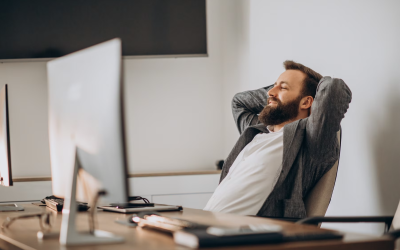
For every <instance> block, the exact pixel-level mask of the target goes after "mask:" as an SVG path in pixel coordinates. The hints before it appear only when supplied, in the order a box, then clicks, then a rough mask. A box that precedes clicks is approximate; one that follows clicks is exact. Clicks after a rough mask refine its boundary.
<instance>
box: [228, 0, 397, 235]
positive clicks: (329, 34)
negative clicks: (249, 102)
mask: <svg viewBox="0 0 400 250" xmlns="http://www.w3.org/2000/svg"><path fill="white" fill-rule="evenodd" d="M399 9H400V2H399V1H390V0H386V1H365V0H352V1H346V0H335V1H320V0H302V1H295V0H281V1H264V0H252V1H250V3H249V8H247V9H242V11H241V15H246V16H249V19H248V20H247V21H246V22H248V24H247V26H246V29H244V31H243V30H240V29H238V30H237V32H238V33H239V34H237V36H243V35H244V36H245V35H246V34H248V37H247V39H244V40H245V42H244V43H242V44H241V45H238V46H242V45H243V46H247V47H248V52H247V53H248V54H249V55H248V56H247V58H248V65H246V67H244V68H242V69H239V71H240V72H239V73H238V69H237V68H235V67H232V71H231V72H229V71H225V72H224V75H225V76H226V75H227V74H228V75H229V74H231V73H232V74H236V75H239V74H242V75H245V76H246V77H245V78H244V79H238V80H237V81H236V82H235V83H233V84H231V85H229V84H227V83H226V82H224V83H225V85H224V92H225V93H226V92H229V95H230V96H231V97H232V95H231V93H232V92H238V91H242V90H246V89H255V88H259V87H262V86H266V85H269V84H271V83H273V82H275V81H276V79H277V78H278V76H279V75H280V74H281V73H282V72H283V66H282V62H283V61H284V60H287V59H291V60H295V61H298V62H300V63H303V64H305V65H307V66H309V67H311V68H313V69H315V70H316V71H318V72H320V73H321V74H323V75H330V76H332V75H333V76H335V77H339V78H342V79H343V80H344V81H345V82H346V83H347V84H348V85H349V87H350V88H351V90H352V92H353V100H352V103H351V104H350V109H349V111H348V113H347V114H346V117H345V119H344V120H343V122H342V127H343V141H342V151H341V160H340V166H339V173H338V178H337V182H336V187H335V191H334V194H333V197H332V202H331V205H330V207H329V209H328V212H327V215H393V214H394V212H395V209H396V207H397V204H398V202H399V198H400V182H399V181H398V180H399V178H400V167H399V163H400V133H398V130H399V128H400V112H399V108H400V98H399V97H400V63H399V59H398V58H400V48H399V44H400V32H399V30H400V17H399V15H398V10H399ZM232 50H234V49H232ZM241 50H242V51H243V50H244V51H246V49H243V48H241ZM225 66H226V65H225ZM231 97H230V98H231ZM226 101H227V100H225V102H226ZM224 105H226V103H224ZM332 105H334V103H333V104H332ZM224 124H225V125H226V126H233V123H232V118H231V117H226V119H225V123H224ZM229 124H231V125H229ZM237 136H238V134H237V132H236V131H232V133H230V134H228V135H226V137H225V139H224V141H225V143H224V145H227V146H228V147H229V146H232V145H229V144H232V141H234V139H233V138H237ZM227 150H228V149H227V148H225V149H224V152H226V151H227ZM329 227H336V228H340V229H345V230H357V231H359V232H367V233H380V232H379V230H378V228H381V226H373V225H362V224H360V225H355V226H345V225H337V226H335V225H332V224H331V225H329Z"/></svg>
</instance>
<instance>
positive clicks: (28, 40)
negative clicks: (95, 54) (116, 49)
mask: <svg viewBox="0 0 400 250" xmlns="http://www.w3.org/2000/svg"><path fill="white" fill-rule="evenodd" d="M206 28H207V25H206V1H205V0H168V1H166V0H130V1H124V0H85V1H70V0H58V1H54V0H41V1H31V0H13V1H1V2H0V33H1V39H0V59H37V58H54V57H60V56H63V55H66V54H69V53H72V52H75V51H78V50H81V49H83V48H86V47H89V46H92V45H94V44H98V43H101V42H104V41H107V40H110V39H112V38H115V37H119V38H121V40H122V45H123V46H122V54H123V55H124V56H188V55H207V30H206Z"/></svg>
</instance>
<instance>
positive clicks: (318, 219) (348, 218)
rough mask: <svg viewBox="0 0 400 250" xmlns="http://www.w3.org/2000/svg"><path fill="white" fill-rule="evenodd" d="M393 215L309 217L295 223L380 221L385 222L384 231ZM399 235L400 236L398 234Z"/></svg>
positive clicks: (387, 229)
mask: <svg viewBox="0 0 400 250" xmlns="http://www.w3.org/2000/svg"><path fill="white" fill-rule="evenodd" d="M392 221H393V216H346V217H309V218H305V219H302V220H299V221H297V222H296V223H297V224H310V225H318V224H319V223H322V222H331V223H332V222H333V223H358V222H382V223H385V232H387V231H389V228H390V226H391V225H392ZM399 237H400V236H399Z"/></svg>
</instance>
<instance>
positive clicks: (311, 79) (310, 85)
mask: <svg viewBox="0 0 400 250" xmlns="http://www.w3.org/2000/svg"><path fill="white" fill-rule="evenodd" d="M283 66H284V67H285V69H286V70H289V69H292V70H300V71H301V72H303V73H304V74H306V78H305V79H304V86H303V91H302V97H304V96H312V97H313V98H315V94H316V93H317V87H318V83H319V81H320V80H321V78H322V75H321V74H319V73H317V72H315V71H314V70H312V69H310V68H309V67H306V66H304V65H303V64H301V63H297V62H294V61H290V60H286V61H284V62H283Z"/></svg>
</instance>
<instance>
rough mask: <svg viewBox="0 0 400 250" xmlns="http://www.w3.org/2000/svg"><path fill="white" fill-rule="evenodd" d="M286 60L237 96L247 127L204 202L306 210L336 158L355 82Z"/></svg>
mask: <svg viewBox="0 0 400 250" xmlns="http://www.w3.org/2000/svg"><path fill="white" fill-rule="evenodd" d="M283 64H284V67H285V69H286V71H285V72H283V73H282V74H281V75H280V76H279V78H278V80H277V81H276V83H275V84H274V85H271V86H268V87H265V88H261V89H258V90H252V91H246V92H243V93H239V94H236V95H235V97H234V98H233V101H232V110H233V116H234V118H235V122H236V125H237V127H238V129H239V132H240V133H241V135H240V137H239V140H238V141H237V143H236V145H235V146H234V148H233V149H232V151H231V153H230V154H229V156H228V158H227V159H226V161H225V164H224V166H223V169H222V173H221V179H220V184H219V186H218V187H217V189H216V190H215V192H214V194H213V196H212V197H211V199H210V200H209V201H208V203H207V205H206V207H205V208H204V210H210V211H216V212H226V213H236V214H242V215H257V216H265V217H267V216H268V217H296V218H303V217H306V210H305V205H304V198H305V197H306V195H307V193H308V192H309V191H310V190H311V188H312V187H313V186H314V185H315V184H316V183H317V182H318V180H319V179H320V178H321V177H322V176H323V175H324V174H325V173H326V172H328V171H329V170H330V168H331V167H332V166H333V165H334V163H335V162H336V161H337V160H338V158H339V147H340V145H339V143H338V140H337V131H339V130H340V122H341V120H342V119H343V117H344V114H345V113H346V111H347V109H348V107H349V103H350V101H351V91H350V89H349V88H348V86H347V85H346V84H345V83H344V82H343V81H342V80H341V79H335V78H331V77H322V76H321V75H320V74H318V73H317V72H315V71H313V70H312V69H310V68H308V67H305V66H304V65H302V64H299V63H296V62H293V61H285V62H284V63H283ZM258 114H259V115H258ZM257 115H258V116H257Z"/></svg>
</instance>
